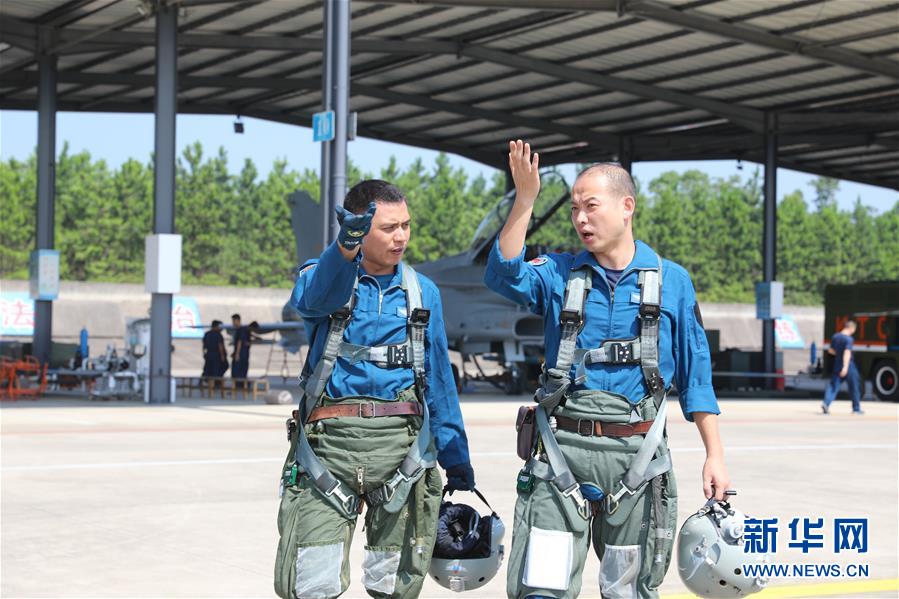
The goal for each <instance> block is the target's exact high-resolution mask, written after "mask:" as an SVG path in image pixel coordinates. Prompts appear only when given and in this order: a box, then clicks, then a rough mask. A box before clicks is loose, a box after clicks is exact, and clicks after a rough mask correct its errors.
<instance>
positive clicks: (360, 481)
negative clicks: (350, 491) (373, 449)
mask: <svg viewBox="0 0 899 599" xmlns="http://www.w3.org/2000/svg"><path fill="white" fill-rule="evenodd" d="M356 486H357V487H358V488H359V494H360V495H361V494H362V493H364V492H365V490H364V489H363V487H364V486H365V466H356Z"/></svg>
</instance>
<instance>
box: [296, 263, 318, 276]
mask: <svg viewBox="0 0 899 599" xmlns="http://www.w3.org/2000/svg"><path fill="white" fill-rule="evenodd" d="M315 266H316V264H315V262H313V263H312V264H307V265H306V266H303V267H302V268H300V271H299V272H298V273H297V276H300V275H303V274H305V273H307V272H309V271H310V270H312V269H313V268H315Z"/></svg>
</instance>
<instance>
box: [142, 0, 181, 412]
mask: <svg viewBox="0 0 899 599" xmlns="http://www.w3.org/2000/svg"><path fill="white" fill-rule="evenodd" d="M177 35H178V7H177V6H171V5H169V4H167V3H163V2H160V3H158V4H157V12H156V106H155V114H156V135H155V140H154V157H153V173H154V181H153V183H154V185H153V232H154V233H174V232H175V118H176V115H177V112H178V44H177ZM172 266H173V268H181V265H180V264H177V265H172ZM171 346H172V294H171V293H154V294H153V297H152V301H151V304H150V395H149V398H150V403H169V402H171V401H172V400H173V399H174V398H173V397H170V394H171V387H170V384H171V377H172V350H171Z"/></svg>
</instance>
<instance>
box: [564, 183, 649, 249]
mask: <svg viewBox="0 0 899 599" xmlns="http://www.w3.org/2000/svg"><path fill="white" fill-rule="evenodd" d="M634 204H635V202H634V198H632V197H630V196H622V195H621V194H620V193H616V191H615V190H614V189H613V188H612V186H611V185H609V183H608V181H607V180H606V178H605V177H603V176H602V175H584V176H582V177H580V178H579V179H578V180H577V181H576V182H575V184H574V187H573V188H572V189H571V222H572V224H573V225H574V228H575V230H577V233H578V237H580V238H581V243H583V244H584V248H585V249H587V251H589V252H591V253H593V254H604V253H607V252H609V251H611V250H613V249H614V248H616V247H617V246H618V245H619V244H620V243H621V241H622V239H625V238H626V233H627V230H628V229H627V227H628V224H629V223H630V219H631V217H633V214H634Z"/></svg>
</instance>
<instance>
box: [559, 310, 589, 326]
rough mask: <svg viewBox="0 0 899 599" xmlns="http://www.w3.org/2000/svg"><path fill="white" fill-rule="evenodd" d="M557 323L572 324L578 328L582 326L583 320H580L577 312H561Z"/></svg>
mask: <svg viewBox="0 0 899 599" xmlns="http://www.w3.org/2000/svg"><path fill="white" fill-rule="evenodd" d="M559 322H561V323H562V324H573V325H577V326H578V327H580V326H581V324H583V322H584V320H583V318H581V315H580V314H579V313H578V311H577V310H562V313H561V314H559Z"/></svg>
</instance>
